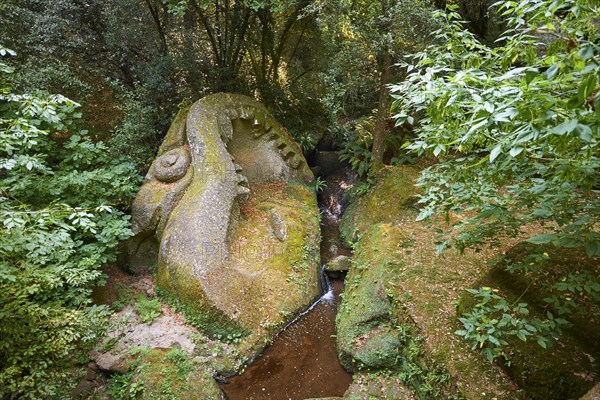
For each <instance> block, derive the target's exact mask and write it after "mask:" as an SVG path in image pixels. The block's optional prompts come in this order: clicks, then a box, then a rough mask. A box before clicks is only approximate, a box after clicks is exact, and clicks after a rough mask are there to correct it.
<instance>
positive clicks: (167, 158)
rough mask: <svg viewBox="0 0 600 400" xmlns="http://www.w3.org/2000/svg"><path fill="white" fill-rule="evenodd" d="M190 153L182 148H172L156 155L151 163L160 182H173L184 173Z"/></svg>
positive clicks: (188, 164) (188, 163)
mask: <svg viewBox="0 0 600 400" xmlns="http://www.w3.org/2000/svg"><path fill="white" fill-rule="evenodd" d="M189 166H190V155H189V154H188V152H187V151H186V150H184V149H181V148H179V149H173V150H171V151H168V152H166V153H165V154H163V155H162V156H160V157H158V158H157V159H156V160H155V161H154V164H153V169H154V174H153V175H154V176H155V177H156V179H158V180H159V181H161V182H166V183H171V182H175V181H177V180H179V179H181V178H183V176H184V175H185V174H186V172H187V170H188V167H189Z"/></svg>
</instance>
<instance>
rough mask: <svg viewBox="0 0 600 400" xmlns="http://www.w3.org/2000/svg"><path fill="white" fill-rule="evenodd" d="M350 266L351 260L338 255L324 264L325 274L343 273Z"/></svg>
mask: <svg viewBox="0 0 600 400" xmlns="http://www.w3.org/2000/svg"><path fill="white" fill-rule="evenodd" d="M351 265H352V259H351V258H350V257H348V256H345V255H339V256H336V257H334V258H333V259H332V260H330V261H329V262H328V263H327V264H325V271H327V272H344V271H348V270H349V269H350V266H351Z"/></svg>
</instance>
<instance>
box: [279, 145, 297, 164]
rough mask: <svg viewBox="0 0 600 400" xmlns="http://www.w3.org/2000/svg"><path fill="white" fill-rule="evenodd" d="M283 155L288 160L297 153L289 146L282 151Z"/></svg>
mask: <svg viewBox="0 0 600 400" xmlns="http://www.w3.org/2000/svg"><path fill="white" fill-rule="evenodd" d="M281 155H282V156H283V159H284V160H286V161H288V160H289V159H290V158H292V157H294V156H295V155H296V153H294V151H293V150H292V149H290V148H288V149H285V150H284V151H282V152H281Z"/></svg>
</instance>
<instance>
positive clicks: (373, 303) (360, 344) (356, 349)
mask: <svg viewBox="0 0 600 400" xmlns="http://www.w3.org/2000/svg"><path fill="white" fill-rule="evenodd" d="M356 256H358V264H357V265H356V266H355V267H354V268H352V269H351V270H350V272H349V274H348V276H347V277H346V282H347V284H346V288H345V291H344V300H343V302H342V304H341V306H340V308H339V311H338V315H337V319H336V331H337V338H338V340H337V346H338V353H339V357H340V362H341V363H342V365H343V366H344V367H345V368H346V369H348V370H354V369H356V368H358V369H362V368H368V369H382V368H392V367H394V366H395V365H396V364H397V363H398V362H400V361H401V359H400V349H401V347H402V343H401V341H400V338H399V335H398V332H397V331H396V330H395V329H394V328H393V325H394V320H393V319H392V317H391V312H392V303H391V301H390V299H389V298H388V296H387V293H386V285H387V284H388V283H389V282H391V281H392V280H393V277H394V274H395V270H394V268H393V266H391V265H388V264H373V265H370V266H369V267H365V266H363V265H361V261H362V260H363V258H364V256H363V255H362V254H360V253H357V254H356Z"/></svg>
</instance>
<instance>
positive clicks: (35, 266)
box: [0, 46, 137, 398]
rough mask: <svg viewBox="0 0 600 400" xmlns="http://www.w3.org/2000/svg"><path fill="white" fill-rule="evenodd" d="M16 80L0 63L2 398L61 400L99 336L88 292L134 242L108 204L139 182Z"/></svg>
mask: <svg viewBox="0 0 600 400" xmlns="http://www.w3.org/2000/svg"><path fill="white" fill-rule="evenodd" d="M6 54H14V53H13V52H12V51H10V50H8V49H5V48H3V47H1V46H0V55H6ZM13 72H14V71H13V69H12V68H10V67H9V66H8V65H7V64H5V63H2V62H0V132H1V135H0V216H1V225H0V248H1V249H2V250H1V251H0V303H2V310H1V311H0V321H1V322H0V382H2V383H1V384H0V394H1V395H2V396H8V397H9V398H16V397H18V398H40V397H42V396H45V397H49V398H64V396H65V395H66V392H67V391H68V390H69V388H70V385H68V384H66V383H68V382H70V380H71V379H72V376H71V372H72V371H71V370H72V367H73V365H74V363H76V362H82V361H85V360H86V357H87V356H86V352H85V350H86V349H87V348H89V347H90V346H91V345H92V344H93V342H94V341H95V339H96V338H97V336H98V334H99V333H100V332H101V331H102V329H103V325H104V321H105V317H106V316H107V314H108V310H107V309H106V308H104V307H98V306H95V305H93V304H92V302H91V289H92V288H93V287H94V286H96V285H98V284H100V283H102V281H103V276H102V274H101V272H100V271H99V270H98V268H99V266H101V265H103V264H106V263H109V262H113V261H114V260H115V252H116V246H117V244H118V243H119V242H120V241H121V240H124V239H126V238H127V237H129V236H130V234H131V232H130V229H129V221H128V217H127V216H125V215H124V214H123V212H121V211H119V210H118V209H116V208H114V206H115V205H123V204H126V202H127V201H128V199H129V198H130V197H131V196H132V194H133V191H134V190H135V188H136V184H137V180H136V178H134V177H135V170H134V167H133V164H131V163H128V162H126V160H125V159H124V158H123V157H121V156H113V155H111V154H110V153H109V151H108V149H107V148H106V147H105V146H104V144H103V143H101V142H98V143H93V142H92V141H90V140H89V139H88V138H87V137H86V132H85V131H77V130H76V128H75V125H74V121H75V120H76V119H77V118H79V117H80V115H79V114H78V113H76V112H75V109H76V108H77V107H78V104H76V103H75V102H73V101H71V100H69V99H67V98H65V97H62V96H59V95H43V94H33V93H24V94H19V93H15V92H13V90H12V89H11V87H10V85H9V76H10V74H12V73H13Z"/></svg>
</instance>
